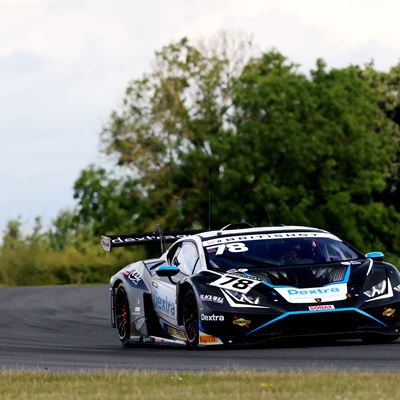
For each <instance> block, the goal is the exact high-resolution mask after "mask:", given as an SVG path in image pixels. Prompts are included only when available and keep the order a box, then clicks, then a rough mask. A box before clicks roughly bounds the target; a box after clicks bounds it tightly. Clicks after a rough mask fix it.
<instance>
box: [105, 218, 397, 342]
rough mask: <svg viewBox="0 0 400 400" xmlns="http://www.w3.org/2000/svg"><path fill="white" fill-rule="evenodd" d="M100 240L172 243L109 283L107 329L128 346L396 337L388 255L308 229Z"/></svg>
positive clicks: (235, 228) (231, 229) (238, 228)
mask: <svg viewBox="0 0 400 400" xmlns="http://www.w3.org/2000/svg"><path fill="white" fill-rule="evenodd" d="M191 233H192V234H190V235H188V234H187V233H186V232H182V233H181V234H179V233H176V232H175V233H164V234H162V233H161V232H158V233H157V234H151V233H144V234H132V235H119V236H103V237H102V246H103V248H104V249H105V250H107V251H110V250H111V249H112V248H113V247H121V246H130V245H135V244H143V243H148V242H152V241H161V243H163V242H164V241H174V243H173V244H172V246H171V247H170V248H169V249H168V250H167V251H165V252H163V254H162V255H161V256H160V258H156V259H149V260H143V261H138V262H135V263H133V264H130V265H128V266H126V267H125V268H123V269H121V270H120V271H119V272H118V273H116V274H115V275H114V276H113V277H112V278H111V281H110V294H111V324H112V326H113V327H114V328H116V331H117V333H118V336H119V339H120V341H121V342H122V344H123V345H124V346H128V345H130V344H135V343H169V344H182V345H187V346H189V347H195V346H210V345H234V344H246V343H248V344H250V343H260V342H264V341H267V340H270V339H273V338H278V337H287V336H310V335H328V336H332V337H334V338H336V337H338V338H342V337H354V338H361V339H363V340H365V341H369V342H389V341H393V340H396V339H397V338H398V337H399V331H398V327H399V324H400V321H399V316H400V274H399V271H398V270H397V269H396V268H395V267H394V266H393V265H391V264H388V263H385V262H383V261H382V260H383V254H382V253H380V252H372V253H368V254H366V255H363V254H362V253H360V252H359V251H358V250H356V249H355V248H353V247H352V246H351V245H349V244H347V243H345V242H344V241H342V240H341V239H339V238H338V237H336V236H335V235H333V234H331V233H329V232H327V231H324V230H321V229H315V228H310V227H302V226H279V227H263V228H253V227H251V226H250V225H248V224H245V223H242V224H234V225H228V226H227V227H225V228H223V229H221V230H218V231H205V232H191Z"/></svg>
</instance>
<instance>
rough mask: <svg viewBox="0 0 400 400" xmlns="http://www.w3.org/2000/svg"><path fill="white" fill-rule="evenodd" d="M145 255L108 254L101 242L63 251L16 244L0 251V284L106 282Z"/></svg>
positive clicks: (125, 252) (69, 247) (117, 252)
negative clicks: (102, 247)
mask: <svg viewBox="0 0 400 400" xmlns="http://www.w3.org/2000/svg"><path fill="white" fill-rule="evenodd" d="M142 256H143V253H141V252H138V251H137V250H136V251H135V252H132V251H129V250H128V251H127V250H125V249H124V251H121V250H119V249H117V250H115V251H113V252H112V253H110V254H109V253H105V252H104V251H103V250H102V249H101V247H100V245H99V244H98V243H96V244H94V243H92V242H82V243H79V245H67V246H66V247H64V248H63V249H62V250H60V251H56V250H53V249H52V248H50V247H48V246H44V245H37V244H30V243H27V242H24V241H20V242H17V243H15V244H14V245H13V247H12V248H9V247H6V246H3V247H2V249H1V251H0V265H1V268H0V285H3V286H32V285H59V284H82V283H107V282H108V281H109V279H110V276H111V275H113V274H114V273H115V272H116V271H118V270H119V269H120V268H122V267H123V266H124V265H127V264H129V263H130V262H132V261H133V260H136V259H138V258H140V257H142Z"/></svg>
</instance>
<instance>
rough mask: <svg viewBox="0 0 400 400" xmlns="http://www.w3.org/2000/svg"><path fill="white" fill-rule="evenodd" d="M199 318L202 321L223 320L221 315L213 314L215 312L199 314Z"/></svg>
mask: <svg viewBox="0 0 400 400" xmlns="http://www.w3.org/2000/svg"><path fill="white" fill-rule="evenodd" d="M200 319H201V320H202V321H220V322H223V321H224V320H225V318H224V316H223V315H215V314H201V315H200Z"/></svg>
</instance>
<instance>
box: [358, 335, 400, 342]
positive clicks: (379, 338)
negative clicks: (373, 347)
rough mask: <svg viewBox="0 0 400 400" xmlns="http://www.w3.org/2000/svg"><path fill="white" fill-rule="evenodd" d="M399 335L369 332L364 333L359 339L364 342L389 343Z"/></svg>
mask: <svg viewBox="0 0 400 400" xmlns="http://www.w3.org/2000/svg"><path fill="white" fill-rule="evenodd" d="M399 337H400V335H379V334H375V335H374V334H370V335H365V336H363V337H362V338H361V339H362V341H363V342H364V343H365V344H384V343H391V342H394V341H395V340H397V339H398V338H399Z"/></svg>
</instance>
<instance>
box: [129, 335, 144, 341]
mask: <svg viewBox="0 0 400 400" xmlns="http://www.w3.org/2000/svg"><path fill="white" fill-rule="evenodd" d="M141 340H142V337H141V336H131V341H132V342H140V341H141Z"/></svg>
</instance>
